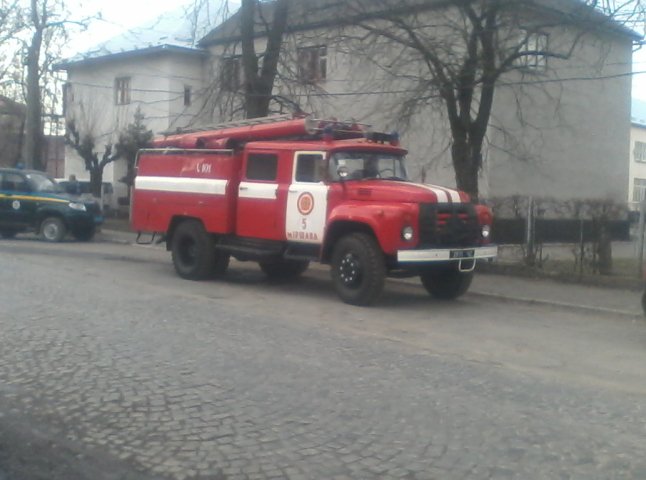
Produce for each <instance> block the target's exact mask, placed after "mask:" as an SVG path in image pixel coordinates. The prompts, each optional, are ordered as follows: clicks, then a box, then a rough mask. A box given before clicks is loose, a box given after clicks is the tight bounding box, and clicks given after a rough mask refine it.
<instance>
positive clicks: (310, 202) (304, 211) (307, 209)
mask: <svg viewBox="0 0 646 480" xmlns="http://www.w3.org/2000/svg"><path fill="white" fill-rule="evenodd" d="M296 206H297V208H298V211H299V212H300V214H301V215H309V214H310V213H312V210H314V197H313V196H312V194H311V193H309V192H303V193H301V195H300V196H299V197H298V202H297V203H296Z"/></svg>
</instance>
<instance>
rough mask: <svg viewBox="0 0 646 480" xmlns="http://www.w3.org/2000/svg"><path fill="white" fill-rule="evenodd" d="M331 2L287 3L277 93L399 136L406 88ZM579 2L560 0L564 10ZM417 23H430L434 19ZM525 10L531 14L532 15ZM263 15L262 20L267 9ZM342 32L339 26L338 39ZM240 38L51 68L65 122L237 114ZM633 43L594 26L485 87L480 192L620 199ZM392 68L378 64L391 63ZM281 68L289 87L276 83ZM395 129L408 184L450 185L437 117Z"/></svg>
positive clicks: (569, 34) (430, 114) (564, 35)
mask: <svg viewBox="0 0 646 480" xmlns="http://www.w3.org/2000/svg"><path fill="white" fill-rule="evenodd" d="M330 1H331V0H300V1H296V2H294V3H293V4H292V9H291V10H290V26H291V27H290V29H289V31H288V34H287V35H286V37H285V39H284V48H283V53H282V58H281V69H282V71H281V72H282V73H283V74H284V75H281V80H280V81H279V82H278V83H277V85H276V89H275V93H276V94H277V95H279V96H281V97H283V98H286V99H288V100H289V101H291V102H297V103H299V104H300V105H301V106H302V107H303V109H304V110H306V111H309V112H315V113H316V114H317V115H318V116H321V117H331V116H333V117H337V118H347V117H352V118H354V119H357V120H359V121H363V122H366V123H370V124H373V125H374V126H375V128H377V129H393V128H395V127H397V121H396V120H397V119H396V118H394V115H393V112H394V111H395V107H396V104H397V103H398V102H399V99H398V97H397V95H396V94H395V93H386V91H389V92H397V91H398V90H400V89H402V88H407V86H406V84H405V82H404V83H402V82H403V81H402V80H397V81H396V82H394V83H390V84H388V88H386V86H385V85H384V84H382V85H381V86H380V85H378V83H379V82H378V80H379V79H380V78H382V76H381V73H382V71H381V70H380V69H379V67H378V66H376V65H374V64H371V63H369V62H366V61H365V60H363V59H362V58H361V57H360V56H359V55H355V54H353V53H352V52H348V51H346V49H345V48H344V42H339V41H338V40H339V38H338V37H337V35H338V30H337V29H336V28H335V26H336V25H337V24H338V23H339V17H338V12H337V11H335V10H334V9H330V8H327V7H328V5H327V3H329V2H330ZM337 3H338V2H337ZM429 3H432V2H429ZM577 3H578V0H567V1H565V2H562V4H563V5H566V6H567V5H570V6H572V5H575V4H577ZM263 5H264V8H267V9H271V6H272V4H271V3H269V4H263ZM422 14H424V15H431V17H432V15H434V14H435V13H434V12H433V11H430V12H429V11H426V12H423V13H420V14H419V15H422ZM549 14H550V15H551V14H553V10H551V11H550V13H549ZM531 15H533V16H536V15H538V16H540V15H542V14H541V13H540V11H539V10H534V11H532V12H531ZM431 17H429V18H431ZM267 18H271V17H270V15H269V13H268V12H267ZM532 18H533V17H532ZM537 18H538V17H537ZM546 23H549V22H546ZM352 28H353V27H351V26H350V27H348V26H346V29H345V31H344V33H345V34H347V33H348V32H349V31H351V30H352ZM579 33H580V32H579V31H577V30H576V29H573V28H572V27H571V26H569V27H565V26H560V27H559V26H555V27H552V28H548V27H546V30H545V33H544V34H543V35H541V38H539V39H537V40H536V41H537V42H548V41H549V42H550V43H551V44H553V45H557V44H560V43H562V44H564V45H567V44H571V45H574V44H575V42H573V39H574V38H577V37H578V35H579ZM239 37H240V36H239V31H238V24H237V16H235V15H234V16H233V17H232V18H231V19H229V20H228V21H227V22H225V23H223V24H222V25H220V26H219V27H217V28H216V29H214V30H213V31H211V32H210V33H209V34H208V35H206V36H205V37H204V38H203V39H202V40H201V41H200V42H199V43H198V46H199V47H201V48H193V47H191V48H186V47H178V46H169V45H164V44H162V45H158V46H152V47H147V48H142V49H138V50H134V51H124V52H119V53H108V54H106V55H99V56H96V55H93V56H92V58H85V59H78V60H71V61H69V62H67V63H66V64H65V65H64V67H63V68H64V69H65V70H67V72H68V81H69V85H70V87H69V89H70V90H69V92H70V93H68V98H67V105H68V110H67V115H68V118H69V116H70V115H71V116H74V117H75V118H78V119H81V118H83V119H84V121H85V122H86V124H87V125H88V126H90V127H91V128H96V129H97V132H105V133H101V134H102V135H104V138H106V141H107V140H108V139H109V138H114V134H115V132H118V130H119V129H120V128H122V127H123V126H125V125H127V124H128V123H130V122H131V121H132V118H133V115H134V111H135V109H136V108H137V107H140V108H141V109H142V111H143V113H144V114H145V117H146V124H147V126H148V128H151V129H152V130H153V131H154V132H156V133H158V132H161V131H164V130H168V129H169V128H174V127H181V126H184V125H187V124H190V123H191V122H209V121H221V120H228V119H231V118H236V117H239V116H240V115H241V110H240V108H239V107H240V102H239V98H240V95H239V91H237V90H238V89H239V87H240V85H241V82H242V78H241V73H240V72H241V66H240V56H239V55H240V45H239ZM635 38H636V37H635V35H634V34H633V33H632V32H630V31H627V30H625V29H623V28H621V27H618V26H616V25H613V24H611V25H609V26H608V25H606V26H605V27H603V28H600V29H598V31H595V32H594V33H590V32H589V33H587V34H586V35H584V36H583V40H581V41H578V42H576V48H575V49H574V50H573V52H572V56H571V58H569V59H568V60H564V59H557V58H542V59H541V58H538V57H537V58H536V59H534V60H532V61H531V62H530V64H528V65H527V67H528V68H526V69H524V70H522V71H518V72H516V73H511V74H510V75H509V76H508V77H506V78H505V81H504V82H503V86H501V87H498V88H497V90H496V96H495V102H494V108H493V112H492V115H491V122H490V127H489V131H488V135H487V137H488V142H487V144H486V149H485V152H484V167H483V170H482V172H481V179H480V185H481V187H480V191H481V195H482V196H483V197H494V196H495V197H502V196H509V195H518V194H520V195H535V196H542V197H555V198H560V199H570V198H597V199H598V198H603V199H614V200H616V201H622V202H623V201H625V199H626V198H627V196H628V188H627V186H628V184H629V166H628V165H627V164H626V161H625V159H626V158H628V156H629V144H630V141H629V134H630V89H631V81H630V76H629V75H628V73H629V72H630V68H631V67H630V65H631V56H632V42H633V40H635ZM264 43H265V39H264V38H262V36H260V37H259V38H258V39H257V40H256V45H257V51H259V52H262V51H263V49H264ZM396 60H397V59H396V57H391V58H390V59H389V61H390V62H391V63H393V62H394V63H395V64H396ZM548 65H549V68H548ZM400 68H411V69H417V68H418V66H417V65H407V66H400ZM290 72H291V73H292V74H293V75H292V78H293V79H295V82H290V81H288V80H286V78H287V77H289V75H287V73H290ZM299 80H302V81H301V82H300V83H299ZM378 92H384V93H382V94H379V95H377V94H376V93H378ZM187 95H188V97H187ZM187 98H188V100H187ZM402 133H403V144H404V145H405V146H406V147H407V148H408V149H409V152H410V153H409V165H410V166H411V167H412V168H411V173H412V174H413V176H415V177H417V178H419V176H420V175H421V170H422V169H424V170H425V171H426V180H427V181H429V182H433V183H441V184H446V185H448V186H451V185H455V179H454V174H453V169H452V166H451V161H450V155H449V152H450V138H451V137H450V135H449V131H448V127H447V121H446V118H444V115H443V113H442V109H438V108H434V107H433V105H429V106H428V107H427V108H425V109H423V110H422V111H420V112H419V113H418V114H417V115H416V117H415V118H414V121H413V122H412V123H411V125H410V126H409V127H408V128H406V129H405V130H403V131H402ZM110 135H112V137H110ZM68 152H69V151H68ZM68 165H69V166H70V169H69V171H70V173H73V172H72V171H73V170H75V169H76V167H78V164H77V165H76V166H75V167H74V166H73V165H74V160H73V155H70V161H69V162H68ZM119 168H120V167H119V164H115V165H114V168H113V169H112V170H113V171H112V172H110V170H108V171H107V172H106V173H107V175H108V178H110V177H109V176H110V175H112V179H113V180H116V179H118V178H119V175H122V174H123V172H119V171H118V170H119ZM66 171H67V170H66ZM76 171H77V172H78V171H79V170H78V169H76ZM645 178H646V177H645Z"/></svg>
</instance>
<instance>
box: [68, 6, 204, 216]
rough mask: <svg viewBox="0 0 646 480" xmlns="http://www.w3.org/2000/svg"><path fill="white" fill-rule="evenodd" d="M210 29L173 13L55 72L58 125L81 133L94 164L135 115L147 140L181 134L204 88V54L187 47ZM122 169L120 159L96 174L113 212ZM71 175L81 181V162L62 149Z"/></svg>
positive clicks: (121, 190) (84, 173) (121, 188)
mask: <svg viewBox="0 0 646 480" xmlns="http://www.w3.org/2000/svg"><path fill="white" fill-rule="evenodd" d="M196 22H197V23H196ZM210 24H211V22H210V21H209V19H208V18H203V17H202V16H187V14H186V11H185V9H184V8H180V9H178V10H175V11H172V12H168V13H166V14H164V15H162V16H161V17H159V18H158V19H156V20H155V21H154V22H151V23H149V24H146V25H142V26H141V27H139V28H137V29H134V30H131V31H129V32H126V33H125V34H123V35H121V36H119V37H116V38H114V39H112V40H109V41H108V42H105V43H103V44H101V45H98V46H96V47H94V48H92V49H91V50H89V51H87V52H83V53H81V54H79V55H77V56H75V57H73V58H71V59H69V60H67V61H65V62H63V63H61V64H59V65H58V68H59V69H61V70H65V71H66V72H67V83H66V85H65V89H64V94H65V99H64V105H65V117H66V120H67V121H70V120H74V122H75V123H76V125H77V128H78V130H79V132H80V133H81V134H85V133H87V132H89V133H91V134H92V135H93V137H94V138H95V140H96V144H97V153H98V155H99V158H101V155H102V154H103V151H104V148H105V145H108V144H112V145H114V143H115V142H116V141H117V138H118V135H119V132H120V131H122V130H123V129H124V128H125V127H126V126H127V125H129V124H131V123H133V122H134V116H135V112H136V111H137V109H140V111H141V113H143V115H144V124H145V126H146V127H147V128H148V129H150V130H152V131H153V132H155V133H158V132H162V131H165V130H169V129H173V128H177V127H184V126H186V125H188V124H189V123H190V122H191V121H193V120H194V119H195V118H196V117H197V116H198V113H200V108H201V107H200V104H199V102H196V100H195V99H196V97H197V96H199V95H200V94H201V91H202V89H203V88H204V79H205V75H204V71H203V66H204V60H205V56H206V54H207V52H205V51H204V50H202V49H200V48H196V47H195V44H196V42H197V40H199V38H200V37H201V36H202V35H203V34H204V33H205V32H206V31H208V28H209V25H210ZM126 170H127V169H126V163H125V162H124V161H123V160H117V161H116V162H113V163H110V164H108V165H107V166H106V167H105V169H104V172H103V181H104V182H111V183H112V184H113V187H114V190H115V194H114V196H113V205H112V206H113V207H116V206H117V205H116V202H117V199H118V198H119V197H125V196H126V195H127V187H126V186H125V185H124V184H123V183H121V182H120V181H119V180H120V179H121V178H123V177H124V176H125V175H126ZM71 174H75V175H76V177H77V178H78V179H79V180H87V179H89V172H88V171H87V170H86V169H85V165H84V162H83V160H82V159H81V158H80V157H79V155H78V154H77V153H76V152H75V151H74V149H73V148H71V147H69V146H67V147H66V151H65V176H69V175H71Z"/></svg>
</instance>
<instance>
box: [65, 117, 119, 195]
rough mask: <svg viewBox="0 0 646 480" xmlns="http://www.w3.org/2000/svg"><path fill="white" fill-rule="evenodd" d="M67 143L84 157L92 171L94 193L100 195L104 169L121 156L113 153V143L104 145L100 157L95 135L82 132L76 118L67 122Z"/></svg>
mask: <svg viewBox="0 0 646 480" xmlns="http://www.w3.org/2000/svg"><path fill="white" fill-rule="evenodd" d="M65 143H66V144H67V145H69V146H70V147H72V148H73V149H74V151H75V152H76V153H77V154H78V155H79V156H80V157H81V158H82V159H83V162H84V163H85V169H86V170H87V171H88V172H90V186H91V189H92V194H93V195H94V196H96V197H100V196H101V186H102V184H103V170H104V169H105V167H106V165H108V164H109V163H111V162H114V161H115V160H117V159H118V158H119V153H114V154H113V152H112V144H110V143H108V144H106V145H105V146H104V149H103V153H102V154H101V156H100V157H99V150H98V148H97V145H96V143H97V139H96V138H95V136H94V135H93V134H92V133H90V132H86V133H81V132H80V131H79V129H78V126H77V125H76V122H75V121H74V120H70V121H69V122H68V123H67V130H66V132H65Z"/></svg>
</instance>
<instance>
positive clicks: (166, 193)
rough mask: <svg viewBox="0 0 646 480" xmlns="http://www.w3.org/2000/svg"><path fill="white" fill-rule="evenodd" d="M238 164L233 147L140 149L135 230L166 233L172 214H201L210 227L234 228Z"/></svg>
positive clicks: (133, 219) (134, 199) (134, 198)
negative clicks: (220, 148) (219, 148)
mask: <svg viewBox="0 0 646 480" xmlns="http://www.w3.org/2000/svg"><path fill="white" fill-rule="evenodd" d="M239 168H240V160H239V158H238V157H237V156H236V155H234V154H233V152H232V151H231V150H197V149H195V150H180V149H149V150H141V151H140V152H139V157H138V162H137V175H136V177H135V183H134V188H133V194H132V210H131V226H132V229H133V230H135V231H138V232H164V233H165V232H167V230H168V228H169V226H170V224H171V221H172V220H173V218H176V217H188V218H195V219H199V220H200V221H201V222H202V223H203V225H204V228H205V230H206V231H208V232H211V233H231V232H233V229H234V222H235V211H236V210H235V199H236V198H235V197H236V192H237V188H238V183H239V181H238V171H239Z"/></svg>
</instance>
